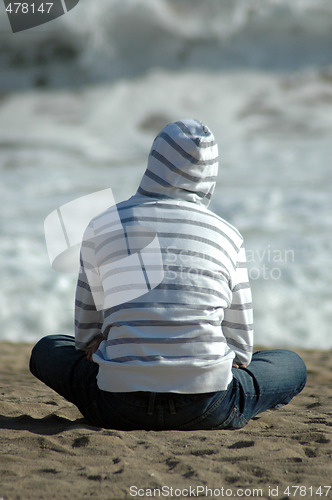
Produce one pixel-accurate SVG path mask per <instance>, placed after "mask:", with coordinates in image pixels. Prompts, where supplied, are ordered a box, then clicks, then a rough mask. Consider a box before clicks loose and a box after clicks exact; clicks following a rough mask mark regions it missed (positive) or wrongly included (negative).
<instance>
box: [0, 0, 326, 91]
mask: <svg viewBox="0 0 332 500" xmlns="http://www.w3.org/2000/svg"><path fill="white" fill-rule="evenodd" d="M2 9H3V10H2V12H0V14H1V17H0V40H1V47H2V48H1V51H0V63H1V67H2V77H1V79H2V87H3V88H13V87H29V86H48V85H51V86H61V85H68V84H71V85H77V84H86V83H91V82H96V81H105V80H110V79H115V78H126V77H132V76H135V75H137V74H140V73H142V72H144V71H146V70H148V69H150V68H152V67H163V68H168V69H182V68H184V67H185V68H188V67H201V68H204V69H207V70H215V69H229V68H238V67H241V68H243V67H254V68H264V69H268V70H287V71H289V70H292V69H298V68H302V67H307V66H312V65H315V66H317V65H318V66H324V65H327V64H330V63H331V51H330V47H331V45H332V3H331V2H330V1H329V0H301V1H299V0H298V1H295V0H293V1H291V0H278V1H274V0H273V1H272V0H270V1H266V0H265V1H263V0H252V1H250V2H248V1H247V0H234V1H233V2H229V0H208V1H207V2H201V1H197V0H139V1H138V0H98V2H83V1H82V2H81V3H79V4H78V6H77V7H76V8H75V9H73V10H72V11H70V12H69V13H67V14H66V15H65V16H62V17H60V18H59V19H57V20H55V21H52V22H51V23H49V24H46V25H43V26H40V27H37V28H33V29H30V30H27V31H25V32H20V33H16V34H12V33H11V31H10V26H9V21H8V19H7V18H6V15H5V12H4V7H2Z"/></svg>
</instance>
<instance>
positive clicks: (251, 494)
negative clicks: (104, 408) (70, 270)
mask: <svg viewBox="0 0 332 500" xmlns="http://www.w3.org/2000/svg"><path fill="white" fill-rule="evenodd" d="M30 351H31V345H28V344H11V343H7V342H2V343H0V394H1V396H0V397H1V406H0V427H1V438H0V443H1V456H0V498H1V499H4V500H18V499H22V500H25V499H52V498H56V499H66V498H68V499H69V498H70V499H84V498H98V499H105V500H106V499H108V500H109V499H124V498H151V497H152V498H185V497H193V498H194V497H200V498H227V497H233V498H241V497H245V498H264V499H268V498H278V499H286V498H329V497H332V488H331V489H329V487H330V486H331V478H332V416H331V415H332V356H331V352H330V351H318V350H312V351H299V350H297V352H298V353H299V354H300V355H301V356H302V357H303V359H304V361H305V362H306V364H307V367H308V382H307V386H306V388H305V389H304V391H303V392H302V393H301V394H300V395H299V396H297V397H296V398H295V399H294V400H293V401H292V403H291V404H289V405H288V406H286V407H284V408H282V409H279V410H277V411H269V412H266V413H264V414H262V415H261V416H259V417H257V418H256V419H254V420H253V421H251V422H250V423H249V424H248V426H247V427H245V428H244V429H241V430H239V431H194V432H193V431H190V432H177V431H167V432H146V431H132V432H123V431H117V430H105V429H100V428H96V427H92V426H90V425H88V424H87V423H86V422H85V420H84V419H83V418H82V416H81V414H80V413H79V412H78V410H77V409H76V408H75V407H74V406H73V405H71V404H70V403H67V402H66V401H65V400H64V399H63V398H61V397H60V396H58V395H57V394H55V393H54V392H53V391H52V390H50V389H48V388H47V387H46V386H44V385H43V384H42V383H40V382H39V381H37V380H35V379H34V378H33V376H32V375H30V373H29V370H28V359H29V354H30Z"/></svg>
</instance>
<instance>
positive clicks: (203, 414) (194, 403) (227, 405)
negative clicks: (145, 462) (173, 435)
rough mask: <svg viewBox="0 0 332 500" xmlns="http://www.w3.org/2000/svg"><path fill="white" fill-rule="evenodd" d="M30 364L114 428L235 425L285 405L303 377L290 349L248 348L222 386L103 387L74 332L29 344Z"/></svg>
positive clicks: (94, 418) (94, 420)
mask: <svg viewBox="0 0 332 500" xmlns="http://www.w3.org/2000/svg"><path fill="white" fill-rule="evenodd" d="M30 370H31V372H32V374H33V375H35V376H36V377H37V378H38V379H39V380H41V381H42V382H44V383H45V384H46V385H47V386H49V387H51V388H52V389H54V390H55V391H56V392H57V393H58V394H60V395H61V396H63V397H64V398H66V399H67V400H68V401H70V402H71V403H74V404H75V405H76V406H77V408H78V409H79V410H80V412H81V413H82V414H83V416H84V417H85V418H86V420H87V421H88V422H89V423H90V424H92V425H94V426H97V427H104V428H112V429H119V430H133V429H146V430H167V429H177V430H197V429H240V428H241V427H244V426H245V425H246V424H247V423H248V421H249V420H250V419H251V418H252V417H254V416H255V415H257V414H258V413H261V412H263V411H265V410H267V409H270V408H275V407H278V406H283V405H286V404H287V403H289V402H290V401H291V399H292V398H293V397H294V396H295V395H296V394H298V393H299V392H300V391H301V390H302V389H303V387H304V385H305V383H306V377H307V372H306V367H305V364H304V363H303V361H302V359H301V358H300V357H299V356H298V355H297V354H295V353H294V352H292V351H287V350H282V349H278V350H270V351H258V352H255V353H254V354H253V358H252V361H251V363H250V365H249V366H248V367H247V368H238V369H233V381H232V382H231V383H230V385H229V386H228V388H227V389H226V390H225V391H218V392H213V393H205V394H204V393H203V394H175V393H152V392H151V393H150V392H126V393H120V392H117V393H114V392H113V393H112V392H105V391H102V390H100V389H99V388H98V386H97V381H96V376H97V373H98V365H97V364H95V363H93V362H91V361H88V360H87V359H86V355H85V353H84V352H83V351H78V350H76V349H75V342H74V338H73V337H69V336H67V335H52V336H48V337H45V338H43V339H41V340H40V341H39V342H38V343H37V345H36V346H35V347H34V348H33V351H32V354H31V359H30Z"/></svg>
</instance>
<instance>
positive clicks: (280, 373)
mask: <svg viewBox="0 0 332 500" xmlns="http://www.w3.org/2000/svg"><path fill="white" fill-rule="evenodd" d="M233 375H234V378H235V379H236V380H237V382H238V398H237V411H236V415H235V417H234V419H233V421H232V422H231V423H230V425H229V428H239V427H243V422H248V421H249V420H250V419H251V418H252V417H254V416H255V415H257V414H258V413H261V412H263V411H265V410H268V409H271V408H276V407H279V406H283V405H286V404H288V403H289V402H290V401H291V400H292V399H293V397H294V396H296V394H298V393H299V392H301V391H302V389H303V387H304V386H305V383H306V379H307V370H306V366H305V364H304V362H303V361H302V359H301V358H300V356H298V355H297V354H296V353H295V352H292V351H288V350H284V349H277V350H270V351H258V352H255V353H254V354H253V357H252V361H251V363H250V365H249V366H248V367H247V368H241V369H234V370H233Z"/></svg>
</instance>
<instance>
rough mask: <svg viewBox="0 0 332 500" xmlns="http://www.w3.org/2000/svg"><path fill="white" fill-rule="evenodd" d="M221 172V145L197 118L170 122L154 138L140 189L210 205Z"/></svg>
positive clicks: (147, 192) (143, 193)
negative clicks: (219, 160)
mask: <svg viewBox="0 0 332 500" xmlns="http://www.w3.org/2000/svg"><path fill="white" fill-rule="evenodd" d="M217 174H218V146H217V144H216V142H215V139H214V136H213V134H212V132H211V131H210V130H209V129H208V127H206V126H205V125H203V124H202V123H201V122H200V121H198V120H181V121H177V122H173V123H170V124H168V125H166V127H164V128H163V129H162V131H161V132H160V133H159V134H158V135H157V137H156V138H155V140H154V142H153V144H152V148H151V151H150V154H149V159H148V165H147V169H146V171H145V173H144V175H143V178H142V181H141V183H140V186H139V189H138V193H139V194H140V195H143V196H149V197H152V198H173V199H176V200H185V201H191V202H194V203H198V204H201V205H204V206H206V207H207V206H208V205H209V203H210V199H211V196H212V193H213V191H214V188H215V184H216V179H217Z"/></svg>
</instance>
